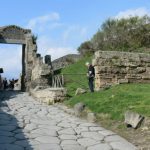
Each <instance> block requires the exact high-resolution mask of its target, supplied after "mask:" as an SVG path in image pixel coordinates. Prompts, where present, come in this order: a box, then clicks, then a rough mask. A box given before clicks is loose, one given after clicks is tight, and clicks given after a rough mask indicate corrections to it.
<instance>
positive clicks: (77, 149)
mask: <svg viewBox="0 0 150 150" xmlns="http://www.w3.org/2000/svg"><path fill="white" fill-rule="evenodd" d="M62 148H63V150H86V149H85V148H84V147H83V146H81V145H64V146H62Z"/></svg>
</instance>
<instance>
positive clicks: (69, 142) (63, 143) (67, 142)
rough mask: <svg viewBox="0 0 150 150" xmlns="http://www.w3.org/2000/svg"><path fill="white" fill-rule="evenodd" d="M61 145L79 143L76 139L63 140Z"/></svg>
mask: <svg viewBox="0 0 150 150" xmlns="http://www.w3.org/2000/svg"><path fill="white" fill-rule="evenodd" d="M61 145H62V146H64V145H78V142H77V141H75V140H63V141H62V142H61Z"/></svg>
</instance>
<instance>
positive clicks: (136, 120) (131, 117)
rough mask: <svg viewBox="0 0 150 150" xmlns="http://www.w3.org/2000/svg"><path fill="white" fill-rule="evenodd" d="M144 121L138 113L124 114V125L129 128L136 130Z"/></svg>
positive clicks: (129, 112) (127, 112)
mask: <svg viewBox="0 0 150 150" xmlns="http://www.w3.org/2000/svg"><path fill="white" fill-rule="evenodd" d="M143 120H144V117H143V116H141V115H139V114H138V113H135V112H131V111H126V112H125V123H126V124H127V126H131V127H133V128H135V129H136V128H138V127H139V126H140V124H141V122H142V121H143Z"/></svg>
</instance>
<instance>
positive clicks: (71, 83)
mask: <svg viewBox="0 0 150 150" xmlns="http://www.w3.org/2000/svg"><path fill="white" fill-rule="evenodd" d="M91 59H92V57H84V58H83V59H81V60H80V61H78V62H77V63H75V64H72V65H70V66H68V67H66V68H64V69H62V70H61V73H62V74H63V75H64V77H65V83H66V84H65V86H66V88H67V91H68V95H70V96H74V94H75V91H76V89H77V88H79V87H80V88H84V89H87V88H88V85H87V77H86V73H87V68H86V66H85V63H86V62H87V61H89V62H91Z"/></svg>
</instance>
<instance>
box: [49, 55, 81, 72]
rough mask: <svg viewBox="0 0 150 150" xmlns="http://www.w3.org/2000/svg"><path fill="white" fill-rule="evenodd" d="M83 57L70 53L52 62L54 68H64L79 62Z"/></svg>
mask: <svg viewBox="0 0 150 150" xmlns="http://www.w3.org/2000/svg"><path fill="white" fill-rule="evenodd" d="M80 58H81V56H80V55H77V54H69V55H66V56H63V57H60V58H58V59H56V60H54V61H53V62H52V66H53V70H59V69H62V68H64V67H66V66H68V65H70V64H73V63H75V62H77V61H78V60H79V59H80Z"/></svg>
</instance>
